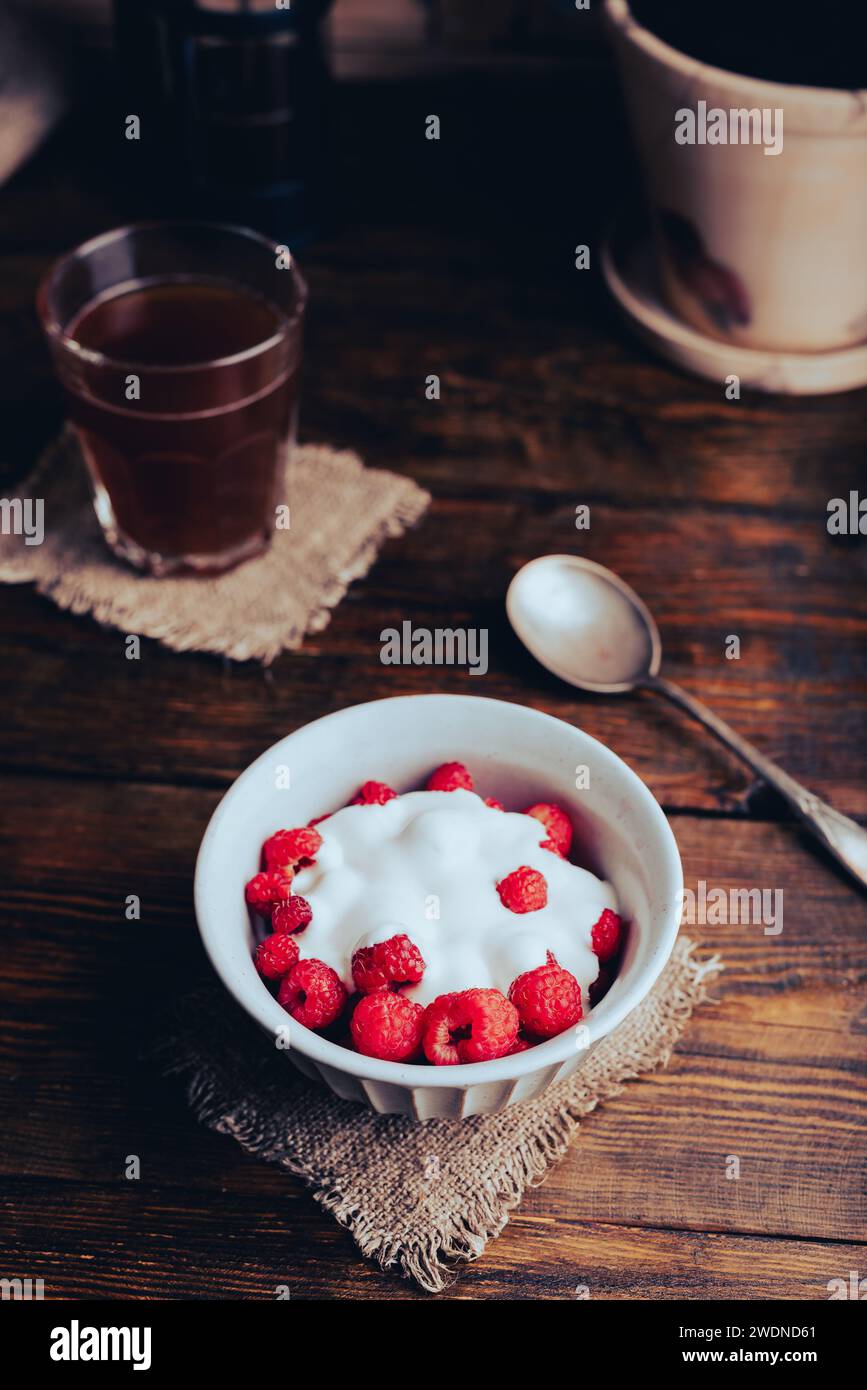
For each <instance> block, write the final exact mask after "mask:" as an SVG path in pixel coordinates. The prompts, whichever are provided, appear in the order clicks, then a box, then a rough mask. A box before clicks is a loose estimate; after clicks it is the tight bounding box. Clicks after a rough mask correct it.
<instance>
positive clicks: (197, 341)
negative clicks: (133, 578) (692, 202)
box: [37, 222, 307, 575]
mask: <svg viewBox="0 0 867 1390" xmlns="http://www.w3.org/2000/svg"><path fill="white" fill-rule="evenodd" d="M306 301H307V288H306V285H305V283H304V280H303V279H302V277H301V275H300V273H299V271H298V268H297V266H296V265H295V264H294V261H293V260H292V257H291V255H290V254H289V252H288V250H287V248H286V247H283V246H279V245H277V244H276V243H274V242H272V241H269V240H268V239H267V238H266V237H263V236H260V235H259V234H258V233H257V232H253V231H248V230H247V229H246V228H243V227H227V226H220V225H217V224H212V223H207V222H177V223H145V224H142V225H140V226H133V227H122V228H118V229H117V230H115V231H111V232H106V233H105V234H104V235H102V236H98V237H95V238H94V239H93V240H92V241H88V242H85V243H84V245H82V246H79V247H78V248H77V249H76V250H74V251H71V252H70V253H69V254H68V255H67V256H64V257H63V258H62V259H61V260H59V261H58V262H57V263H56V264H55V265H54V266H53V268H52V269H51V271H50V272H49V273H48V275H47V277H46V278H45V280H44V281H43V283H42V285H41V286H40V288H39V292H38V296H37V307H38V310H39V315H40V318H41V320H42V325H43V328H44V331H45V333H46V335H47V338H48V342H49V346H50V349H51V353H52V356H53V359H54V363H55V367H56V369H57V372H58V375H59V377H60V380H61V382H62V384H63V387H64V391H65V394H66V399H67V404H68V410H69V415H70V418H71V420H72V424H73V426H74V429H75V433H76V435H77V437H78V441H79V443H80V446H81V452H82V454H83V456H84V460H85V463H86V465H87V469H88V472H89V474H90V479H91V484H92V488H93V501H94V508H95V510H96V515H97V517H98V519H99V523H100V525H101V526H102V529H103V532H104V533H105V536H106V539H107V540H108V543H109V545H110V546H111V548H112V550H114V552H115V553H116V554H117V555H120V556H121V557H122V558H123V559H125V560H128V561H129V562H130V563H132V564H133V565H135V566H137V567H138V568H140V569H143V570H146V571H148V572H149V573H151V574H155V575H166V574H178V573H200V574H214V573H218V572H219V571H221V570H225V569H228V568H230V567H231V566H232V565H236V564H238V563H240V561H242V560H246V559H248V558H250V557H251V556H253V555H256V554H258V553H260V552H261V551H263V550H264V549H265V548H266V547H267V546H268V544H269V542H270V540H271V537H272V535H273V532H274V528H275V524H276V509H277V508H278V507H279V506H281V505H282V504H283V503H285V502H286V501H287V499H286V498H284V497H283V496H282V491H283V487H284V478H285V469H286V465H287V462H288V453H289V450H290V449H291V448H292V446H293V444H294V438H295V427H296V417H297V405H298V373H299V367H300V363H301V340H302V329H303V322H304V310H305V305H306Z"/></svg>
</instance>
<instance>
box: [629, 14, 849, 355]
mask: <svg viewBox="0 0 867 1390" xmlns="http://www.w3.org/2000/svg"><path fill="white" fill-rule="evenodd" d="M604 14H605V18H606V21H607V27H608V29H609V31H610V33H611V35H612V38H613V41H614V47H615V52H616V55H617V61H618V66H619V69H620V75H621V79H622V84H623V88H624V92H625V95H626V102H627V107H628V111H629V117H630V123H631V127H632V133H633V138H634V140H635V144H636V146H637V149H638V155H639V159H640V162H641V166H642V171H643V175H644V182H645V186H646V191H647V196H648V200H649V204H650V212H651V217H652V222H653V229H654V240H655V245H656V253H657V260H658V267H659V274H660V280H661V283H662V285H663V288H664V290H665V293H666V296H667V298H668V300H669V302H670V304H671V307H672V308H673V309H674V310H675V312H676V313H677V314H679V315H680V317H681V318H683V319H684V320H685V321H686V322H687V323H689V324H691V325H692V327H694V328H697V329H698V330H699V331H700V332H703V333H709V334H711V335H712V336H714V337H716V338H722V339H724V340H725V341H727V342H731V343H735V344H737V345H739V346H742V347H751V348H763V349H773V350H778V351H784V352H821V351H826V350H832V349H837V348H845V347H850V346H853V345H854V344H856V343H861V342H863V341H865V340H867V91H856V92H850V91H838V90H831V89H825V88H818V87H796V86H789V85H785V84H782V83H776V82H764V81H760V80H758V79H756V78H752V77H744V76H740V75H738V74H737V73H732V72H724V71H723V70H722V69H720V68H714V67H709V66H707V65H706V64H704V63H701V62H699V61H697V60H696V59H695V58H691V57H688V56H687V55H686V54H684V53H680V52H678V51H677V50H676V49H674V48H671V47H670V46H669V45H668V44H666V43H664V42H663V41H662V40H661V39H658V38H657V37H656V36H655V35H654V34H652V33H650V32H649V30H647V29H645V28H644V27H643V26H642V25H640V24H639V23H638V22H637V21H636V20H635V19H634V18H633V15H632V12H631V10H630V7H629V4H628V0H605V9H604ZM718 22H719V23H720V24H725V23H726V18H725V14H724V11H723V10H720V11H719V16H718ZM821 22H822V18H821V6H819V7H818V8H817V11H816V23H817V24H820V23H821ZM700 103H703V104H704V105H703V107H700ZM684 111H692V112H694V113H695V116H696V126H695V136H696V143H692V144H690V143H678V138H677V132H678V131H679V132H680V138H681V139H684V138H686V136H687V135H688V134H689V128H688V124H687V118H685V117H680V118H678V112H684ZM714 112H723V113H725V115H726V118H727V119H726V121H725V122H722V121H720V120H718V119H717V118H716V117H714V116H713V113H714ZM731 112H737V113H743V112H758V113H760V114H761V113H763V112H768V113H770V117H769V118H768V119H767V124H766V127H765V128H764V130H763V134H762V137H761V139H760V140H757V141H756V142H755V143H753V142H752V136H753V132H756V126H755V123H754V120H753V119H752V118H751V119H750V121H749V124H748V125H747V124H746V123H744V122H743V120H742V117H741V116H738V119H737V122H733V121H732V120H731V118H730V115H729V113H731ZM778 113H782V114H781V115H779V114H778ZM711 127H713V128H714V129H713V135H711ZM724 129H725V133H726V135H727V137H728V138H729V141H730V142H729V143H713V144H711V143H699V142H698V141H699V132H700V131H703V132H704V134H705V135H706V136H707V137H708V138H709V139H710V138H713V139H714V140H716V138H717V136H718V135H719V133H721V132H722V131H723V130H724ZM739 130H744V131H745V132H746V131H749V133H750V140H749V142H746V143H741V142H740V141H739V140H737V139H736V140H735V141H734V142H733V143H732V142H731V137H732V136H734V135H737V133H738V131H739ZM777 133H779V144H780V148H779V152H778V153H766V148H767V147H770V148H773V147H774V145H775V143H776V140H777V138H778V135H777ZM765 136H767V139H765Z"/></svg>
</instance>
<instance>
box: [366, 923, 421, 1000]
mask: <svg viewBox="0 0 867 1390" xmlns="http://www.w3.org/2000/svg"><path fill="white" fill-rule="evenodd" d="M424 964H425V963H424V960H423V959H422V954H421V951H420V950H419V949H418V947H417V946H416V944H415V942H413V941H411V940H410V939H409V937H408V936H405V935H400V936H392V937H390V938H389V940H388V941H378V942H377V943H376V945H375V946H362V947H361V949H360V950H359V951H356V952H355V954H354V956H353V957H352V978H353V980H354V981H355V988H356V989H357V990H359V991H360V993H361V994H372V993H373V991H374V990H377V989H392V988H396V987H397V986H398V985H417V984H418V982H419V980H420V979H421V977H422V975H423V974H424Z"/></svg>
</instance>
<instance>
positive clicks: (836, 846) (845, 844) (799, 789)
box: [645, 676, 867, 887]
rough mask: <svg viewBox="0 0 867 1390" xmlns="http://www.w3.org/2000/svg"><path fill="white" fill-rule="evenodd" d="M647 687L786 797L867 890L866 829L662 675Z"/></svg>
mask: <svg viewBox="0 0 867 1390" xmlns="http://www.w3.org/2000/svg"><path fill="white" fill-rule="evenodd" d="M645 684H646V685H647V686H649V687H650V689H652V690H658V691H659V693H660V694H661V695H666V696H667V697H668V699H669V700H671V701H673V703H674V704H676V705H679V706H680V707H681V709H685V710H686V711H687V713H688V714H691V715H692V717H693V719H697V720H698V722H699V723H700V724H703V725H704V726H705V728H706V729H710V730H711V732H712V733H715V734H716V736H717V738H718V739H720V740H721V742H722V743H724V744H725V745H726V747H727V748H730V749H731V750H732V752H733V753H737V755H738V757H740V758H743V760H744V762H745V763H748V764H749V766H750V767H751V768H753V770H754V771H755V772H758V773H759V775H760V776H761V777H763V778H764V780H765V781H766V782H768V783H770V785H771V786H772V787H774V788H775V789H776V790H777V791H778V792H779V793H780V794H781V796H783V797H785V799H786V801H787V802H788V803H789V805H790V806H791V807H792V809H793V810H794V811H796V812H797V814H798V815H799V816H800V818H801V820H802V821H803V822H804V824H805V825H806V826H807V827H808V828H809V829H810V830H812V832H813V834H814V835H815V836H816V838H817V839H818V840H820V841H821V843H822V844H823V845H824V846H825V847H826V849H828V850H830V852H831V854H833V855H834V857H835V858H836V859H839V861H840V863H841V864H843V865H844V866H845V867H846V868H847V869H848V870H849V872H850V874H852V876H853V878H856V879H857V880H858V882H859V883H860V884H862V886H864V887H867V830H863V829H862V828H861V826H860V825H856V823H855V821H853V820H850V819H849V817H848V816H843V815H841V814H840V812H839V811H835V810H834V808H833V806H829V805H828V803H827V802H826V801H822V800H821V799H820V798H819V797H818V796H814V795H813V793H812V792H810V791H808V790H807V788H806V787H803V786H802V785H801V783H800V782H796V781H795V779H794V777H790V776H789V774H788V773H787V772H784V771H783V769H782V768H781V767H778V765H777V764H776V763H775V762H772V761H771V759H770V758H766V757H765V755H764V754H763V753H760V752H759V750H758V748H754V747H753V745H752V744H751V743H748V742H747V740H746V739H745V738H741V736H740V734H738V733H736V732H735V730H734V729H733V728H732V727H731V725H729V724H727V723H726V722H725V720H724V719H720V718H719V716H718V715H716V714H714V712H713V710H710V709H708V707H707V705H704V704H702V702H701V700H696V699H695V697H694V696H693V695H690V694H689V693H688V692H687V691H686V690H683V689H682V687H681V686H679V685H675V684H674V682H673V681H669V680H666V679H665V678H664V677H663V676H651V677H649V678H648V680H647V681H646V682H645Z"/></svg>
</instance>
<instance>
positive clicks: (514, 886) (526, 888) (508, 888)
mask: <svg viewBox="0 0 867 1390" xmlns="http://www.w3.org/2000/svg"><path fill="white" fill-rule="evenodd" d="M497 892H498V893H499V895H500V902H501V903H502V904H503V907H507V908H508V909H509V911H510V912H538V911H539V908H540V907H544V906H545V904H546V903H547V901H548V885H547V883H546V882H545V875H544V874H540V873H539V871H538V869H531V868H529V867H528V866H527V865H526V864H522V865H521V867H520V869H514V870H513V871H512V873H510V874H507V875H506V877H505V878H504V879H503V880H502V882H501V883H498V884H497Z"/></svg>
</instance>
